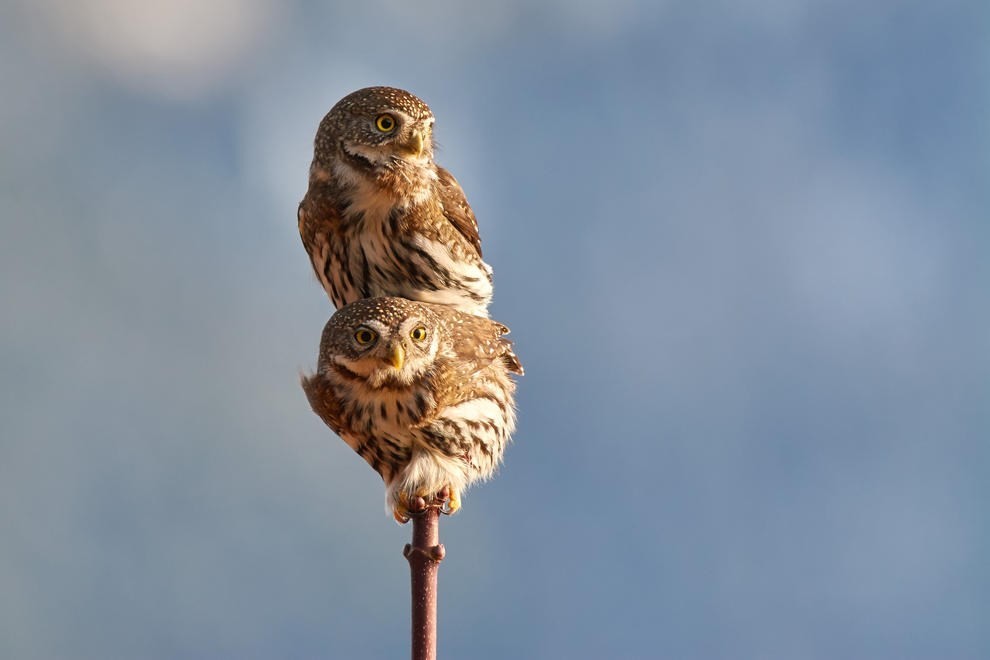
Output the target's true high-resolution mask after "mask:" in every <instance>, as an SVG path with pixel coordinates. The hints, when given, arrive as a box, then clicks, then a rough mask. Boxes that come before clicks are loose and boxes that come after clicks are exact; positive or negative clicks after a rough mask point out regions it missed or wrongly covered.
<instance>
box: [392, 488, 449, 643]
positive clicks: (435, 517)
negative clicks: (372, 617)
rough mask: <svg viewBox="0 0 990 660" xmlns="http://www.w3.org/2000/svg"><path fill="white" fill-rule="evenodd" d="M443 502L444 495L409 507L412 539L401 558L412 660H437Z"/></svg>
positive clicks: (414, 502) (442, 555) (420, 501)
mask: <svg viewBox="0 0 990 660" xmlns="http://www.w3.org/2000/svg"><path fill="white" fill-rule="evenodd" d="M447 499H448V493H447V492H446V491H444V492H441V493H440V494H438V495H437V497H436V498H435V499H434V500H433V501H432V502H430V503H429V504H427V502H426V500H424V499H423V498H422V497H417V498H413V500H412V501H411V502H410V503H409V516H410V518H411V519H412V524H413V538H412V543H411V544H410V543H407V544H406V547H405V549H404V550H403V551H402V554H403V555H405V557H406V559H407V560H408V561H409V575H410V579H411V583H412V660H436V657H437V570H438V569H439V568H440V562H441V561H442V560H443V558H444V555H445V550H444V547H443V546H442V545H441V544H440V512H441V510H442V509H443V506H444V504H445V503H446V501H447Z"/></svg>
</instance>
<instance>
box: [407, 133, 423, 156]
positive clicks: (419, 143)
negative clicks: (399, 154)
mask: <svg viewBox="0 0 990 660" xmlns="http://www.w3.org/2000/svg"><path fill="white" fill-rule="evenodd" d="M425 144H426V139H425V138H424V137H423V132H422V131H413V132H412V135H410V136H409V139H408V140H406V141H405V142H403V143H402V149H403V151H405V152H406V153H407V154H408V155H410V156H414V157H416V158H419V157H420V156H422V155H423V146H424V145H425Z"/></svg>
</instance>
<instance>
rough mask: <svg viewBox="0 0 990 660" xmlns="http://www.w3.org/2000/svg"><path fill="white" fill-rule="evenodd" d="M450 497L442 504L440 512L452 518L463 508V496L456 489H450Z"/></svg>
mask: <svg viewBox="0 0 990 660" xmlns="http://www.w3.org/2000/svg"><path fill="white" fill-rule="evenodd" d="M449 493H450V496H449V497H447V498H445V500H444V501H443V502H442V503H441V507H440V511H441V512H442V513H444V514H445V515H448V516H452V515H454V514H455V513H457V511H458V510H459V509H460V508H461V494H460V493H459V492H458V491H457V490H456V489H454V488H450V489H449Z"/></svg>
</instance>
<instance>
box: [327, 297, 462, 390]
mask: <svg viewBox="0 0 990 660" xmlns="http://www.w3.org/2000/svg"><path fill="white" fill-rule="evenodd" d="M443 332H444V328H443V324H442V323H441V322H440V319H439V318H438V317H437V315H436V314H435V313H434V312H433V311H432V310H431V309H430V308H429V307H427V306H425V305H421V304H419V303H415V302H412V301H410V300H406V299H405V298H394V297H381V298H365V299H363V300H358V301H356V302H352V303H351V304H349V305H345V306H344V307H342V308H341V309H339V310H337V313H335V314H334V315H333V316H332V317H331V318H330V320H329V321H328V322H327V325H326V327H325V328H324V330H323V339H322V341H321V343H320V369H321V370H325V369H326V368H328V367H329V366H330V365H338V366H343V367H344V368H346V369H347V370H348V371H349V372H350V373H353V374H356V375H357V376H360V377H361V378H363V379H365V380H366V381H367V384H368V385H370V386H371V387H381V386H382V385H383V384H402V385H408V384H409V383H411V382H413V381H414V380H415V379H417V378H420V377H421V376H422V375H423V374H424V373H426V372H427V370H428V369H429V368H430V366H431V365H432V364H433V359H434V357H435V356H436V354H437V350H438V348H439V346H440V342H441V335H442V334H443Z"/></svg>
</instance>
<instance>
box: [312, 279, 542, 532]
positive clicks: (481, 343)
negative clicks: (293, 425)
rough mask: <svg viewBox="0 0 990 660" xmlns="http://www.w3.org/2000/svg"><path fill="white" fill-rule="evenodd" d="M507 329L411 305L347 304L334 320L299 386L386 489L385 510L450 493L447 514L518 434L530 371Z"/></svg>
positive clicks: (401, 517)
mask: <svg viewBox="0 0 990 660" xmlns="http://www.w3.org/2000/svg"><path fill="white" fill-rule="evenodd" d="M508 331H509V330H508V328H506V327H505V326H504V325H502V324H500V323H497V322H495V321H492V320H490V319H488V318H483V317H480V316H476V315H472V314H466V313H464V312H459V311H457V310H455V309H453V308H451V307H449V306H446V305H438V304H432V303H420V302H414V301H411V300H406V299H404V298H394V297H381V298H369V299H364V300H359V301H357V302H353V303H350V304H348V305H346V306H344V307H342V308H341V309H340V310H338V311H337V312H336V313H335V314H334V315H333V316H332V317H331V318H330V320H329V321H328V322H327V324H326V327H325V328H324V330H323V338H322V341H321V343H320V354H319V365H318V368H317V372H316V373H315V374H313V375H311V376H308V377H307V376H304V377H303V379H302V386H303V389H304V390H305V391H306V396H307V397H308V399H309V402H310V405H311V406H312V408H313V411H314V412H315V413H316V414H317V415H319V416H320V417H321V418H322V419H323V421H324V422H325V423H326V424H327V426H329V427H330V428H331V429H332V430H333V431H334V432H336V433H337V434H338V435H339V436H340V437H341V438H343V440H344V441H345V442H346V443H347V444H348V445H350V447H351V448H352V449H353V450H354V451H356V452H357V453H358V454H359V455H360V456H361V457H362V458H363V459H364V460H365V461H367V462H368V464H369V465H371V467H372V468H374V469H375V471H376V472H378V473H379V474H380V475H381V477H382V479H383V480H384V481H385V496H386V509H387V510H389V511H390V512H391V513H392V514H393V515H394V516H395V519H396V520H398V521H399V522H405V521H406V520H408V518H409V503H410V500H411V499H412V498H415V497H423V498H425V499H426V500H427V501H430V500H431V499H432V498H433V496H434V495H435V494H436V493H438V492H439V491H440V490H441V489H442V488H444V487H447V488H449V495H450V499H449V501H448V502H447V504H446V507H447V511H446V512H447V513H453V512H455V511H457V509H459V508H460V506H461V496H462V494H463V493H464V491H465V489H466V488H467V487H468V486H470V485H471V484H472V483H474V482H476V481H478V480H480V479H485V478H487V477H490V476H491V475H492V474H493V473H494V472H495V469H496V468H497V467H498V465H499V463H500V462H501V460H502V453H503V451H504V450H505V445H506V443H507V442H508V441H509V436H510V435H511V434H512V432H513V430H514V429H515V422H516V414H515V404H514V400H513V395H514V392H515V382H514V381H513V379H512V378H511V377H510V374H520V375H521V374H522V373H523V368H522V365H521V364H520V363H519V360H518V358H517V357H516V355H515V353H514V352H513V351H512V344H511V342H509V340H508V339H506V338H505V337H504V336H503V335H505V334H507V333H508Z"/></svg>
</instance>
